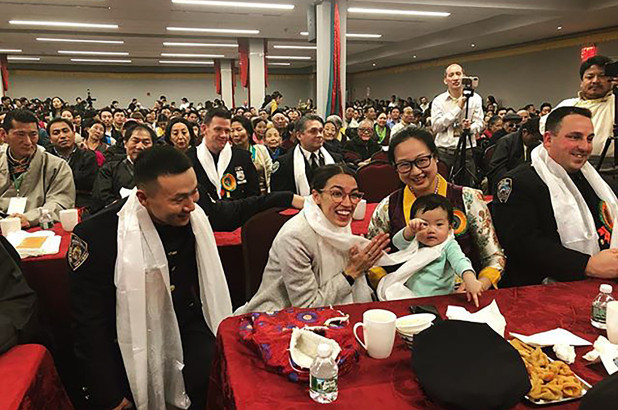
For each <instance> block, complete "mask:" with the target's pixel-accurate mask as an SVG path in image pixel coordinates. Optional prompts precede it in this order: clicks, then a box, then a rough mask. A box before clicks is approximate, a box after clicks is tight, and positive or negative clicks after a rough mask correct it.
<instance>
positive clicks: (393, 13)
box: [348, 7, 451, 17]
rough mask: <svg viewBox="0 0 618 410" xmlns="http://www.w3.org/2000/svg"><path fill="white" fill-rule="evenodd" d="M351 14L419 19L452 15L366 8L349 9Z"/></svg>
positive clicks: (437, 12)
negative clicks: (413, 17) (414, 17)
mask: <svg viewBox="0 0 618 410" xmlns="http://www.w3.org/2000/svg"><path fill="white" fill-rule="evenodd" d="M348 12H349V13H362V14H386V15H390V16H393V17H398V16H417V17H448V16H450V15H451V13H446V12H442V11H417V10H393V9H368V8H364V7H349V8H348Z"/></svg>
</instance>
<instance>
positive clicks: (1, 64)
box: [0, 54, 9, 93]
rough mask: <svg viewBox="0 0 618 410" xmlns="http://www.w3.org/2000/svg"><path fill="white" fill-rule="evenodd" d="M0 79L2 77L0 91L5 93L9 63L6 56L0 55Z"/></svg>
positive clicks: (7, 84) (7, 86)
mask: <svg viewBox="0 0 618 410" xmlns="http://www.w3.org/2000/svg"><path fill="white" fill-rule="evenodd" d="M0 77H2V86H3V87H2V89H3V90H4V92H5V93H6V92H7V91H8V89H9V62H8V60H7V58H6V54H0Z"/></svg>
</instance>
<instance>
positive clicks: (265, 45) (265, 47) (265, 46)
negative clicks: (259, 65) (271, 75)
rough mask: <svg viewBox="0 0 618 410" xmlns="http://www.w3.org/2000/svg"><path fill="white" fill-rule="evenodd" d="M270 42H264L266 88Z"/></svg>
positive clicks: (266, 83) (265, 84)
mask: <svg viewBox="0 0 618 410" xmlns="http://www.w3.org/2000/svg"><path fill="white" fill-rule="evenodd" d="M267 54H268V42H267V41H266V40H264V87H266V88H268V59H267V58H266V55H267Z"/></svg>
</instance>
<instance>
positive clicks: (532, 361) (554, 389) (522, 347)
mask: <svg viewBox="0 0 618 410" xmlns="http://www.w3.org/2000/svg"><path fill="white" fill-rule="evenodd" d="M509 343H511V345H512V346H513V347H514V348H515V349H516V350H517V351H518V352H519V354H520V356H521V357H522V359H523V360H524V363H525V365H526V370H528V375H529V376H530V384H531V385H532V388H531V389H530V391H529V392H528V396H529V397H530V398H531V399H533V400H546V401H556V400H561V399H563V398H573V397H580V396H581V395H582V389H583V386H582V383H581V381H580V380H579V379H578V378H577V377H576V376H575V374H574V373H573V371H572V370H571V368H570V367H569V365H568V364H566V363H564V362H562V361H560V360H556V361H553V362H550V361H549V358H548V357H547V355H546V354H545V353H543V351H542V350H541V348H540V347H536V348H535V347H532V346H530V345H527V344H526V343H523V342H522V341H520V340H518V339H512V340H510V341H509Z"/></svg>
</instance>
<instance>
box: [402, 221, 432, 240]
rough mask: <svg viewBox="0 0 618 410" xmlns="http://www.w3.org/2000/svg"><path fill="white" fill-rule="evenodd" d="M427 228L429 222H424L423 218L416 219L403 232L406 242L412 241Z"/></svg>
mask: <svg viewBox="0 0 618 410" xmlns="http://www.w3.org/2000/svg"><path fill="white" fill-rule="evenodd" d="M426 227H427V222H425V221H423V220H422V219H421V218H414V219H412V220H411V221H410V223H409V224H408V226H406V228H405V230H404V231H403V236H404V238H405V239H406V240H408V241H411V240H412V238H414V237H415V236H416V234H417V233H419V232H420V231H422V230H423V229H425V228H426Z"/></svg>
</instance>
